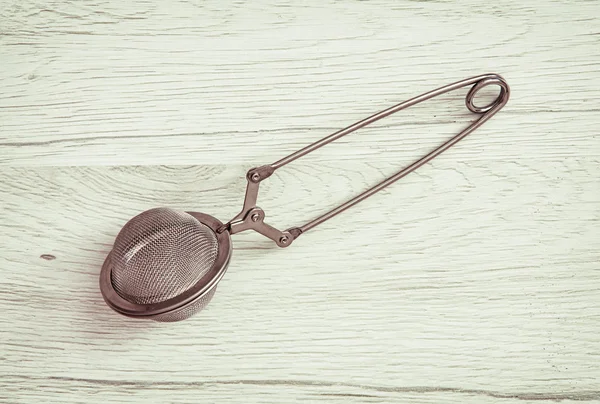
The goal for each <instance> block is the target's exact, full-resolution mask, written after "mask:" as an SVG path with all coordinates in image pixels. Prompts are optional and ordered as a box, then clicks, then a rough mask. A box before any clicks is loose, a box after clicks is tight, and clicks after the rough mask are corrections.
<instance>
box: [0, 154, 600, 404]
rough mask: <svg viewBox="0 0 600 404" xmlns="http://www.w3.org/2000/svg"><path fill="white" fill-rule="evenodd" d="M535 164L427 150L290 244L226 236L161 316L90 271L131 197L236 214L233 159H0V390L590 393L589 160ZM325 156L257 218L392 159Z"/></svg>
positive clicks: (593, 379)
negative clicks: (193, 284)
mask: <svg viewBox="0 0 600 404" xmlns="http://www.w3.org/2000/svg"><path fill="white" fill-rule="evenodd" d="M543 163H544V167H545V170H543V171H540V170H538V167H539V164H540V163H539V162H538V161H535V162H530V163H529V164H528V163H519V164H516V163H502V162H491V163H473V162H468V163H465V162H462V163H458V166H457V165H456V163H455V162H451V161H450V160H449V159H448V160H444V159H442V160H439V161H437V163H436V164H433V165H429V166H426V167H423V168H422V169H421V170H419V172H418V174H414V175H411V176H409V177H407V178H406V179H405V180H404V181H402V182H401V183H398V184H397V185H395V186H393V187H391V188H389V189H388V190H386V191H384V192H383V193H382V194H380V195H377V196H375V197H373V198H371V199H370V200H367V201H365V202H364V203H363V204H361V205H359V206H357V207H356V208H354V209H353V210H351V211H349V212H347V213H346V214H344V215H341V216H339V217H337V218H335V219H332V220H331V221H330V222H327V223H325V224H323V225H322V226H321V227H319V228H316V229H314V230H313V231H311V232H309V233H307V234H306V235H303V236H302V237H301V238H299V239H298V240H297V242H296V243H295V244H294V245H293V246H292V247H290V248H288V249H285V250H282V249H278V248H277V247H274V246H273V244H272V243H271V242H269V241H265V240H263V239H262V238H261V237H260V236H258V235H254V234H240V235H239V236H238V235H236V236H234V257H233V260H232V263H231V265H230V268H229V271H228V273H227V274H226V277H225V278H224V280H223V281H222V284H221V285H219V290H218V292H217V295H216V297H215V299H214V300H213V302H211V304H210V305H209V307H208V308H207V309H206V310H205V311H203V312H202V313H200V314H199V315H198V316H196V317H194V318H192V319H190V320H189V321H186V322H182V323H175V324H155V323H152V322H140V321H135V320H131V319H127V318H123V317H121V316H119V315H117V314H115V313H113V312H112V311H110V310H109V309H108V308H107V307H106V306H105V305H104V303H103V301H102V298H101V296H100V294H99V291H98V288H97V282H98V273H99V267H100V265H101V263H102V260H103V259H104V257H105V255H106V253H107V252H108V251H109V249H110V244H111V243H112V240H113V238H114V236H115V234H116V233H117V232H118V230H119V227H120V226H121V225H122V224H123V223H124V222H125V221H126V220H127V219H128V218H129V217H131V216H132V215H133V214H135V213H137V212H139V211H141V210H144V209H147V208H150V207H153V206H160V205H166V206H171V207H175V208H181V209H192V208H194V207H197V208H198V209H200V210H206V212H207V213H211V214H214V215H216V216H217V217H220V218H221V219H223V220H226V219H227V218H228V217H229V216H232V215H233V214H235V213H236V212H237V210H238V209H239V207H240V205H241V200H242V194H243V189H244V179H243V171H242V168H241V167H231V166H222V167H215V166H208V167H179V166H178V167H159V166H147V167H130V166H128V167H95V168H94V167H62V168H60V167H55V168H49V167H39V168H33V167H29V168H25V167H23V168H6V167H5V168H3V169H2V170H1V171H0V173H1V178H0V184H1V185H0V192H1V193H2V195H4V206H5V209H3V210H2V211H1V217H0V226H1V228H2V233H3V234H4V236H3V237H2V239H3V241H4V243H3V244H4V246H3V251H4V254H3V256H2V258H1V261H0V262H1V266H2V268H3V277H4V282H3V284H4V288H3V290H2V294H1V295H0V310H1V311H2V313H3V316H2V318H0V323H1V325H0V338H1V340H2V341H3V349H2V352H3V353H2V356H3V360H2V361H1V362H0V373H2V374H5V375H7V377H3V378H2V380H3V384H4V386H5V387H7V389H4V390H3V391H4V392H5V393H4V394H5V395H6V394H8V395H7V397H8V398H10V401H11V402H14V401H15V400H16V398H17V397H20V400H21V401H19V402H29V401H34V400H39V399H40V398H41V397H45V398H48V396H49V395H51V394H54V393H58V392H61V395H60V396H52V397H55V398H54V399H58V397H60V400H61V401H62V402H79V401H78V400H81V397H89V396H87V394H91V393H92V392H94V394H97V396H96V395H95V396H94V397H95V398H94V399H95V400H96V399H97V400H100V399H101V398H105V399H117V398H123V397H130V398H131V399H132V400H137V399H139V400H143V399H146V398H148V397H154V396H155V395H157V396H161V395H163V394H165V396H161V397H167V396H166V395H169V397H171V396H172V397H179V398H180V399H181V401H182V402H183V401H185V402H191V401H194V400H204V399H206V400H210V399H211V398H214V397H219V398H221V399H228V398H231V400H227V401H231V402H248V401H250V402H267V401H273V400H275V401H278V400H279V399H281V400H282V401H287V400H289V399H291V398H292V397H299V398H301V399H305V400H312V401H316V400H324V401H334V402H342V401H344V402H347V401H350V402H352V400H354V401H356V402H360V401H373V402H380V401H388V400H390V399H394V400H414V401H416V402H436V401H438V400H440V399H441V398H442V397H443V398H444V400H447V401H449V402H505V401H507V400H509V399H518V400H524V401H525V402H527V400H531V401H534V400H540V399H548V400H565V401H566V402H568V401H569V400H597V399H600V395H599V392H598V380H599V379H598V376H599V372H598V367H597V366H596V361H595V360H594V357H595V356H596V355H597V350H598V338H597V330H598V327H599V326H600V304H598V299H597V295H598V292H599V289H600V288H599V285H600V272H599V271H598V264H597V263H598V251H599V247H600V243H599V239H598V234H597V232H596V231H595V227H594V226H590V225H589V224H590V223H597V221H598V220H599V219H600V212H599V211H598V209H597V206H598V198H599V197H600V194H599V193H598V192H597V191H598V183H597V179H596V178H594V177H593V176H592V175H591V173H594V172H596V170H597V164H598V161H587V160H585V159H578V158H571V159H569V158H566V159H562V160H561V161H553V160H547V161H544V162H543ZM336 166H337V167H335V168H336V170H339V171H341V172H342V173H343V175H341V176H338V179H337V181H335V182H329V181H327V182H325V181H324V179H325V178H327V177H328V176H331V172H332V170H333V168H334V167H333V166H328V165H325V166H323V167H319V168H316V167H313V166H304V165H302V164H298V165H297V166H296V168H294V169H290V170H285V171H283V172H282V173H281V174H279V173H277V174H276V175H275V176H274V178H272V179H270V180H269V181H267V182H265V187H264V189H263V190H262V191H261V196H262V199H260V201H264V203H261V204H260V205H261V206H262V207H263V208H264V209H265V211H266V212H267V215H268V217H269V218H271V223H273V224H276V225H277V226H281V227H284V226H283V225H284V224H285V225H287V224H295V223H298V221H301V220H302V219H307V218H308V217H307V213H310V212H309V211H310V210H313V211H314V210H317V208H318V207H321V206H323V207H328V206H333V205H335V204H336V203H338V201H339V200H340V199H343V197H344V196H346V195H349V194H351V193H352V192H356V191H357V190H359V189H362V188H365V187H366V186H368V184H370V183H372V182H373V181H376V180H377V179H378V178H379V177H380V176H381V175H382V174H383V172H385V171H386V169H392V168H393V166H392V165H389V166H388V167H384V168H381V167H378V168H374V167H373V166H372V165H369V164H359V163H357V162H347V163H336ZM457 167H458V168H457ZM240 172H241V173H242V175H240ZM573 176H576V180H575V181H574V180H573ZM134 184H135V188H133V187H132V185H134ZM290 190H293V192H289V191H290ZM390 201H398V202H397V203H393V202H392V203H390ZM43 254H46V255H48V256H53V257H56V259H53V260H47V259H42V258H41V256H42V255H43ZM17 364H18V367H17ZM8 375H10V376H8ZM69 400H70V401H69Z"/></svg>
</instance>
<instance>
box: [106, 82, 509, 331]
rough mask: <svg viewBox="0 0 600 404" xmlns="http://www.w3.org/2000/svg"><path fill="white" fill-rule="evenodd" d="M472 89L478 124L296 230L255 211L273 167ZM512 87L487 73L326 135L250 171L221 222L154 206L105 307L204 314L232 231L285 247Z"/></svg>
mask: <svg viewBox="0 0 600 404" xmlns="http://www.w3.org/2000/svg"><path fill="white" fill-rule="evenodd" d="M488 85H497V86H499V87H500V93H499V94H498V96H497V98H496V99H495V100H494V101H493V102H492V103H490V104H489V105H487V106H485V107H478V106H475V105H474V102H473V101H474V97H475V94H476V93H477V92H478V91H479V90H480V89H482V88H483V87H486V86H488ZM466 86H472V87H471V89H470V91H469V92H468V94H467V97H466V106H467V108H468V109H469V110H470V111H471V112H473V113H477V114H481V116H480V117H479V119H477V120H476V121H475V122H473V123H472V124H471V125H470V126H468V127H467V128H465V129H464V130H463V131H462V132H460V133H459V134H458V135H455V136H454V137H452V138H451V139H449V140H448V141H446V142H445V143H443V144H442V145H440V146H439V147H438V148H436V149H435V150H433V151H432V152H430V153H429V154H427V155H425V156H424V157H422V158H421V159H419V160H417V161H415V162H414V163H413V164H411V165H409V166H408V167H406V168H404V169H403V170H401V171H399V172H398V173H396V174H394V175H393V176H391V177H389V178H387V179H385V180H384V181H382V182H380V183H379V184H377V185H375V186H374V187H372V188H370V189H368V190H366V191H365V192H363V193H362V194H360V195H358V196H356V197H354V198H352V199H350V200H349V201H347V202H346V203H344V204H342V205H340V206H338V207H337V208H335V209H333V210H331V211H329V212H328V213H325V214H324V215H321V216H319V217H317V218H316V219H314V220H312V221H310V222H308V223H307V224H305V225H304V226H301V227H292V228H290V229H288V230H286V231H280V230H277V229H276V228H274V227H272V226H270V225H268V224H266V223H265V222H264V218H265V213H264V212H263V210H262V209H260V208H259V207H257V206H256V200H257V197H258V188H259V185H260V182H261V181H263V180H264V179H266V178H268V177H270V176H271V175H272V174H273V173H274V172H275V170H276V169H278V168H280V167H282V166H284V165H286V164H288V163H290V162H292V161H294V160H296V159H297V158H299V157H302V156H304V155H306V154H308V153H310V152H312V151H314V150H316V149H318V148H320V147H322V146H324V145H326V144H328V143H330V142H332V141H334V140H336V139H339V138H340V137H342V136H345V135H347V134H349V133H351V132H353V131H355V130H357V129H359V128H362V127H364V126H366V125H368V124H370V123H373V122H375V121H377V120H379V119H381V118H385V117H386V116H389V115H391V114H393V113H395V112H398V111H400V110H402V109H404V108H407V107H410V106H411V105H415V104H417V103H419V102H421V101H425V100H427V99H429V98H433V97H435V96H437V95H440V94H443V93H446V92H449V91H452V90H456V89H459V88H462V87H466ZM509 93H510V90H509V88H508V84H506V82H505V81H504V79H503V78H502V77H500V76H498V75H495V74H486V75H482V76H477V77H473V78H470V79H466V80H463V81H459V82H456V83H453V84H450V85H448V86H445V87H441V88H438V89H437V90H433V91H430V92H428V93H425V94H422V95H420V96H418V97H415V98H412V99H410V100H408V101H405V102H403V103H400V104H397V105H394V106H393V107H390V108H388V109H386V110H383V111H381V112H379V113H377V114H375V115H372V116H370V117H368V118H366V119H363V120H362V121H359V122H357V123H355V124H353V125H350V126H348V127H347V128H345V129H342V130H340V131H338V132H335V133H333V134H332V135H329V136H328V137H326V138H324V139H321V140H319V141H317V142H315V143H313V144H311V145H309V146H306V147H305V148H303V149H302V150H299V151H297V152H295V153H292V154H290V155H289V156H287V157H285V158H283V159H281V160H279V161H277V162H275V163H273V164H270V165H265V166H261V167H258V168H253V169H251V170H250V171H248V173H247V175H246V178H247V181H248V185H247V187H246V196H245V199H244V206H243V208H242V211H241V212H240V213H239V214H238V215H237V216H235V217H234V218H233V219H232V220H230V221H229V222H228V223H226V224H223V223H221V222H220V221H219V220H218V219H215V218H214V217H212V216H209V215H206V214H203V213H197V212H180V211H176V210H173V209H168V208H156V209H151V210H148V211H146V212H143V213H141V214H139V215H138V216H136V217H134V218H133V219H131V220H130V221H129V222H127V224H125V226H124V227H123V229H122V230H121V231H120V232H119V234H118V235H117V238H116V240H115V243H114V246H113V249H112V251H111V252H110V253H109V255H108V257H107V258H106V260H105V262H104V265H103V267H102V271H101V275H100V289H101V291H102V295H103V297H104V300H105V301H106V303H107V304H108V305H109V306H110V307H111V308H113V309H114V310H115V311H117V312H119V313H121V314H124V315H126V316H130V317H137V318H147V319H152V320H156V321H179V320H184V319H186V318H188V317H190V316H192V315H194V314H195V313H197V312H198V311H200V310H202V309H203V308H204V307H205V306H206V305H207V304H208V303H209V301H210V300H211V298H212V296H213V295H214V293H215V290H216V288H217V283H218V282H219V280H220V279H221V278H222V277H223V275H224V274H225V271H226V269H227V266H228V264H229V259H230V257H231V251H232V247H231V237H230V235H231V234H235V233H238V232H241V231H245V230H254V231H257V232H258V233H260V234H262V235H264V236H266V237H268V238H270V239H271V240H273V241H275V243H276V244H277V245H278V246H279V247H288V246H289V245H290V244H291V243H292V241H294V240H295V239H297V238H298V237H299V236H300V235H301V234H302V233H304V232H306V231H308V230H310V229H312V228H313V227H315V226H317V225H318V224H320V223H323V222H324V221H326V220H328V219H330V218H331V217H333V216H335V215H337V214H339V213H341V212H343V211H344V210H346V209H348V208H350V207H351V206H353V205H355V204H357V203H358V202H360V201H362V200H364V199H366V198H368V197H369V196H371V195H373V194H374V193H376V192H378V191H380V190H381V189H383V188H385V187H386V186H388V185H390V184H392V183H393V182H395V181H397V180H399V179H400V178H402V177H404V176H405V175H407V174H408V173H410V172H412V171H414V170H415V169H417V168H419V167H420V166H422V165H423V164H425V163H427V162H428V161H430V160H431V159H433V158H435V157H436V156H438V155H439V154H440V153H442V152H444V151H445V150H447V149H449V148H450V147H451V146H453V145H455V144H456V143H457V142H458V141H460V140H461V139H463V138H464V137H465V136H467V135H468V134H469V133H471V132H473V131H474V130H475V129H477V128H478V127H479V126H481V125H482V124H483V123H484V122H485V121H487V120H488V119H490V118H491V117H492V115H494V114H495V113H496V112H498V111H499V110H500V109H501V108H502V107H503V106H504V105H505V104H506V102H507V101H508V97H509Z"/></svg>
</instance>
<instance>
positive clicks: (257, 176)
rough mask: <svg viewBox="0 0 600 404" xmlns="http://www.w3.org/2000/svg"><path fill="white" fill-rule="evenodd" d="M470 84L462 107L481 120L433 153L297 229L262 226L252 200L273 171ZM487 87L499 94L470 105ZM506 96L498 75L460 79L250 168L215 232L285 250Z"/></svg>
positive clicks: (395, 177) (487, 115) (502, 102)
mask: <svg viewBox="0 0 600 404" xmlns="http://www.w3.org/2000/svg"><path fill="white" fill-rule="evenodd" d="M470 85H473V87H471V89H470V90H469V92H468V93H467V96H466V98H465V104H466V106H467V108H468V109H469V111H471V112H473V113H476V114H481V117H480V118H479V119H477V120H476V121H474V122H473V123H471V125H469V126H468V127H467V128H465V129H464V130H463V131H462V132H460V133H459V134H457V135H455V136H454V137H452V138H451V139H449V140H447V141H446V142H444V143H442V144H441V145H440V146H438V147H437V148H436V149H435V150H433V151H431V152H429V153H428V154H426V155H425V156H423V157H421V158H420V159H418V160H417V161H415V162H413V163H412V164H410V165H409V166H407V167H405V168H403V169H402V170H401V171H399V172H398V173H396V174H394V175H392V176H391V177H389V178H387V179H385V180H383V181H381V182H380V183H379V184H377V185H375V186H374V187H372V188H370V189H368V190H366V191H364V192H363V193H361V194H360V195H357V196H355V197H354V198H352V199H350V200H349V201H347V202H345V203H343V204H342V205H340V206H338V207H337V208H334V209H332V210H330V211H329V212H327V213H325V214H323V215H321V216H319V217H317V218H315V219H313V220H311V221H310V222H308V223H306V224H304V225H303V226H300V227H292V228H290V229H288V230H286V231H283V232H282V231H279V230H277V229H276V228H274V227H272V226H270V225H268V224H266V223H265V222H264V217H265V214H264V212H263V211H262V209H260V208H258V207H256V200H257V197H258V187H259V184H260V182H261V181H263V180H265V179H267V178H269V177H270V176H271V175H272V174H273V173H274V172H275V170H277V169H278V168H281V167H283V166H284V165H286V164H289V163H291V162H292V161H294V160H296V159H298V158H300V157H302V156H305V155H307V154H308V153H310V152H313V151H315V150H317V149H319V148H321V147H323V146H325V145H327V144H329V143H331V142H333V141H334V140H337V139H339V138H341V137H343V136H346V135H347V134H349V133H352V132H354V131H355V130H357V129H360V128H363V127H365V126H367V125H369V124H371V123H373V122H376V121H378V120H380V119H383V118H385V117H387V116H390V115H392V114H394V113H396V112H398V111H401V110H403V109H405V108H408V107H410V106H413V105H415V104H419V103H421V102H423V101H427V100H429V99H431V98H434V97H437V96H439V95H441V94H445V93H448V92H450V91H454V90H457V89H460V88H463V87H467V86H470ZM490 85H497V86H499V87H500V93H499V94H498V96H497V97H496V99H495V100H494V101H492V102H491V103H490V104H488V105H486V106H484V107H478V106H476V105H475V104H474V99H475V96H476V95H477V93H478V92H479V91H480V90H481V89H482V88H484V87H487V86H490ZM509 96H510V88H509V86H508V84H507V83H506V81H505V80H504V79H503V78H502V77H501V76H500V75H498V74H484V75H481V76H476V77H471V78H469V79H465V80H461V81H458V82H456V83H452V84H449V85H447V86H444V87H440V88H438V89H435V90H432V91H429V92H427V93H425V94H421V95H419V96H417V97H414V98H411V99H410V100H407V101H404V102H401V103H400V104H396V105H394V106H392V107H390V108H387V109H385V110H383V111H380V112H378V113H376V114H374V115H371V116H370V117H368V118H365V119H363V120H362V121H358V122H356V123H354V124H352V125H350V126H348V127H346V128H344V129H341V130H339V131H337V132H335V133H333V134H331V135H329V136H327V137H325V138H323V139H321V140H319V141H317V142H314V143H312V144H310V145H308V146H306V147H304V148H302V149H300V150H298V151H296V152H294V153H292V154H290V155H289V156H286V157H284V158H282V159H281V160H278V161H276V162H275V163H273V164H269V165H264V166H261V167H257V168H253V169H251V170H250V171H248V173H247V175H246V178H247V180H248V185H247V187H246V196H245V198H244V206H243V208H242V211H241V212H240V213H239V214H238V215H237V216H235V217H234V218H233V219H232V220H231V221H229V223H227V224H225V225H223V226H222V227H221V228H220V229H219V230H218V231H219V232H223V231H225V230H228V231H229V232H230V233H231V234H235V233H239V232H241V231H244V230H249V229H252V230H254V231H257V232H259V233H261V234H263V235H264V236H266V237H268V238H270V239H271V240H273V241H275V242H276V243H277V245H278V246H280V247H288V246H289V245H290V244H291V243H292V241H294V239H296V238H298V237H299V236H300V235H301V234H302V233H304V232H306V231H308V230H310V229H312V228H313V227H315V226H317V225H319V224H321V223H323V222H324V221H326V220H328V219H331V218H332V217H334V216H336V215H338V214H340V213H342V212H343V211H345V210H346V209H348V208H350V207H352V206H354V205H356V204H357V203H359V202H361V201H363V200H365V199H366V198H368V197H369V196H371V195H373V194H375V193H377V192H379V191H381V190H382V189H383V188H385V187H387V186H388V185H390V184H392V183H394V182H396V181H398V180H399V179H400V178H402V177H404V176H406V175H407V174H409V173H411V172H413V171H414V170H416V169H417V168H419V167H421V166H422V165H424V164H426V163H428V162H429V161H431V160H432V159H434V158H435V157H437V156H439V155H440V154H441V153H443V152H445V151H446V150H448V149H449V148H450V147H452V146H454V145H455V144H456V143H458V142H459V141H460V140H462V139H464V138H465V137H466V136H467V135H469V134H470V133H472V132H473V131H475V130H476V129H477V128H479V127H480V126H481V125H483V124H484V123H485V122H486V121H488V120H489V119H490V118H491V117H492V116H494V115H495V114H496V113H497V112H498V111H500V109H502V107H504V105H506V103H507V102H508V98H509Z"/></svg>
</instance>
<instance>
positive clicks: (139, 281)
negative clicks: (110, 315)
mask: <svg viewBox="0 0 600 404" xmlns="http://www.w3.org/2000/svg"><path fill="white" fill-rule="evenodd" d="M221 226H222V223H221V222H219V221H218V220H216V219H215V218H213V217H210V216H207V215H203V214H200V213H187V212H179V211H176V210H173V209H168V208H156V209H151V210H148V211H145V212H143V213H141V214H139V215H137V216H136V217H134V218H133V219H131V220H130V221H129V222H127V224H126V225H125V226H124V227H123V229H121V231H120V232H119V234H118V235H117V238H116V240H115V244H114V246H113V249H112V251H111V252H110V254H109V256H108V258H107V260H106V262H105V264H104V269H103V274H102V275H103V276H102V283H101V289H102V291H103V293H104V294H105V298H106V300H107V302H108V303H109V305H111V307H113V308H114V309H116V310H117V311H119V312H122V313H123V314H126V315H131V316H135V317H142V316H143V317H147V318H150V319H153V320H156V321H178V320H184V319H186V318H188V317H190V316H192V315H193V314H195V313H196V312H198V311H200V310H201V309H202V308H204V306H206V305H207V304H208V302H209V301H210V299H211V298H212V296H213V294H214V293H215V290H216V287H217V282H218V281H219V279H220V278H221V277H222V276H223V274H224V273H225V270H226V269H227V264H228V263H229V258H230V256H231V240H230V237H229V233H228V232H221V233H217V229H218V228H219V227H221Z"/></svg>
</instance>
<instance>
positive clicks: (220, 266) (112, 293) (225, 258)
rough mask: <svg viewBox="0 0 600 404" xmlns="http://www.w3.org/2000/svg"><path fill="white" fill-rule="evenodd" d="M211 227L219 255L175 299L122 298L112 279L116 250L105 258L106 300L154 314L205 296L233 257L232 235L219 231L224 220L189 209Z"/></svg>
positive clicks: (134, 312) (127, 310) (133, 313)
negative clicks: (140, 300) (145, 300)
mask: <svg viewBox="0 0 600 404" xmlns="http://www.w3.org/2000/svg"><path fill="white" fill-rule="evenodd" d="M186 213H187V214H189V215H191V216H192V217H194V218H195V219H196V220H198V221H199V222H200V223H202V224H204V225H205V226H207V227H209V228H210V229H211V230H212V231H213V232H214V234H215V237H216V238H217V245H218V249H217V257H216V259H215V262H214V264H213V265H212V266H211V268H210V269H209V271H208V272H207V273H206V274H205V275H204V276H203V277H202V278H200V280H199V281H198V282H197V283H196V284H195V285H194V286H192V287H191V288H189V289H188V290H186V291H185V292H183V293H181V294H180V295H177V296H175V297H173V298H171V299H167V300H165V301H163V302H158V303H153V304H137V303H132V302H130V301H128V300H126V299H124V298H122V297H121V296H120V295H119V294H118V293H117V292H116V290H115V288H114V286H113V284H112V280H111V273H112V268H113V265H112V250H111V252H110V253H109V254H108V256H107V257H106V259H105V260H104V264H103V265H102V270H101V272H100V291H101V292H102V297H103V298H104V301H105V302H106V304H108V305H109V306H110V307H111V308H112V309H113V310H115V311H117V312H119V313H121V314H124V315H126V316H129V317H151V316H155V315H158V314H165V313H168V312H170V311H173V310H176V309H179V308H181V307H183V306H185V305H187V304H189V303H192V302H194V301H195V300H197V299H199V298H201V297H202V296H204V295H205V294H206V293H208V292H209V291H210V290H212V289H213V288H214V287H216V286H217V283H219V281H220V280H221V278H222V277H223V275H225V272H226V271H227V267H228V266H229V260H230V259H231V250H232V249H231V236H230V234H229V232H228V231H223V232H220V233H219V232H217V229H219V228H220V227H221V226H223V223H221V221H219V219H217V218H215V217H213V216H210V215H207V214H204V213H199V212H186Z"/></svg>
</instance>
